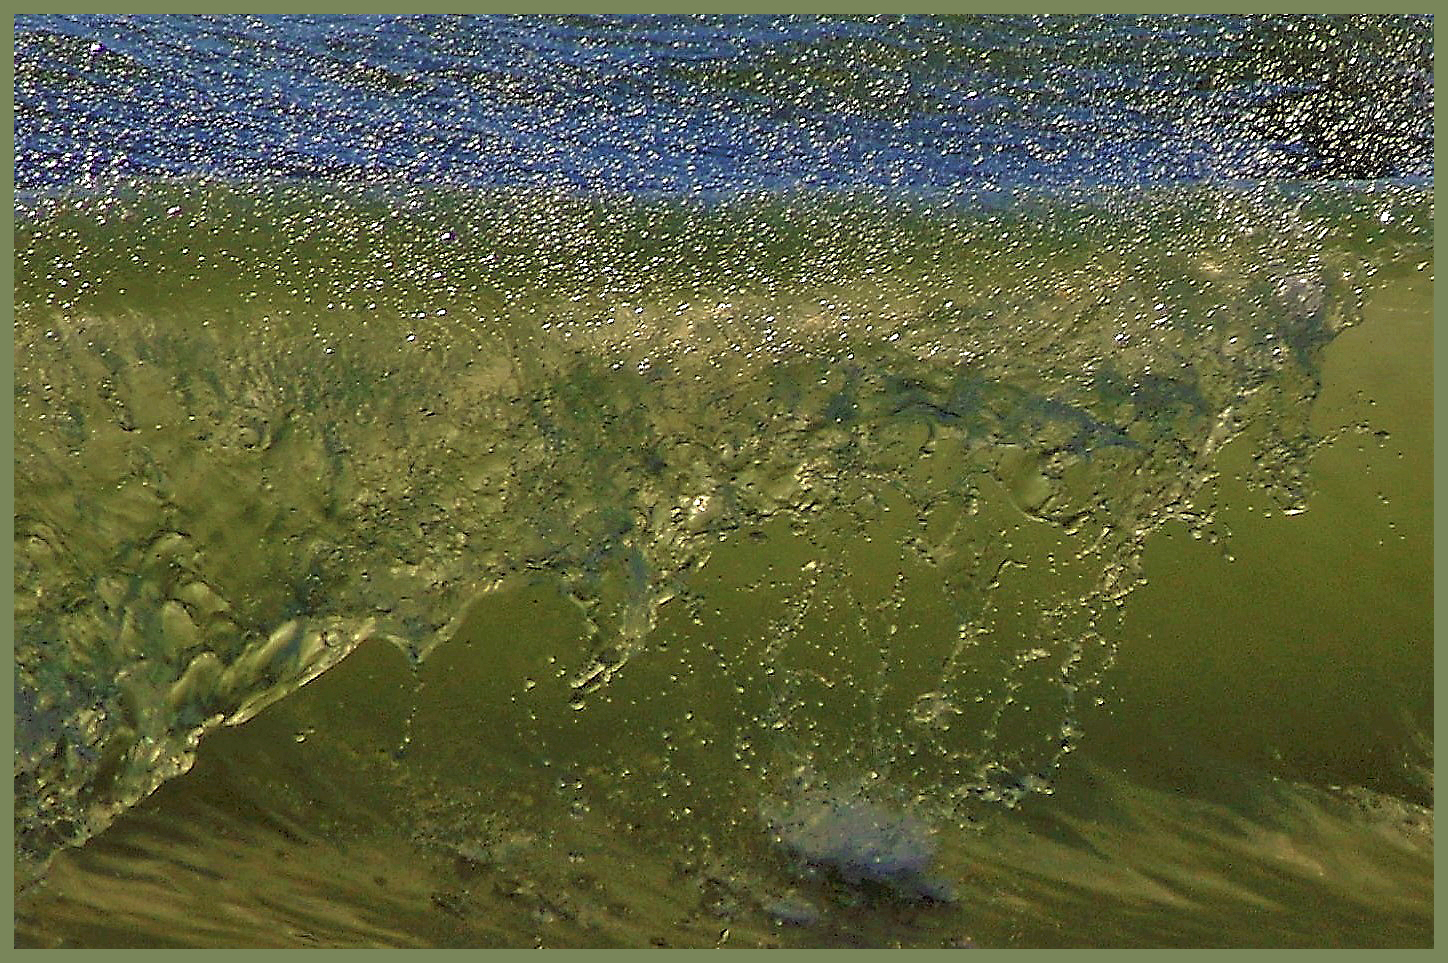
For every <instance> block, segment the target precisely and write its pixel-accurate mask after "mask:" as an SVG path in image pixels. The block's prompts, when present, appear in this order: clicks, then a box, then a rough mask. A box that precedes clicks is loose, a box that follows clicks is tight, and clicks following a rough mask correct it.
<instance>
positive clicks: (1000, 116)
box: [15, 15, 1433, 194]
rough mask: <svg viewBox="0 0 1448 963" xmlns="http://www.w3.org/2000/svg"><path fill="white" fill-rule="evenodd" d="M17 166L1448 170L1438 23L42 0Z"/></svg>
mask: <svg viewBox="0 0 1448 963" xmlns="http://www.w3.org/2000/svg"><path fill="white" fill-rule="evenodd" d="M15 55H16V91H15V105H16V126H15V136H16V182H17V186H18V187H19V188H21V189H22V190H29V189H44V188H55V187H61V186H66V185H75V184H87V183H90V182H93V181H95V180H108V179H114V178H125V177H133V176H141V177H155V176H165V177H174V176H181V177H197V176H202V177H214V178H220V179H227V180H241V181H254V180H258V179H262V180H265V179H272V178H306V179H319V180H326V181H372V182H383V183H389V184H396V183H406V184H418V183H426V184H449V185H466V186H503V187H550V188H565V189H572V190H579V191H585V192H593V191H605V192H616V191H623V192H631V193H640V192H668V193H695V194H715V193H725V194H733V193H737V192H741V191H751V190H780V189H790V188H838V187H870V188H900V189H906V190H910V191H923V192H932V193H934V192H942V191H943V192H957V191H961V192H976V191H980V190H982V189H991V188H998V187H1004V188H1011V187H1018V186H1022V185H1029V186H1056V185H1075V186H1095V185H1128V186H1140V185H1167V184H1178V183H1184V182H1197V181H1212V180H1240V179H1258V180H1260V179H1300V178H1314V179H1384V178H1390V179H1409V180H1423V179H1425V178H1430V177H1431V174H1432V142H1433V141H1432V123H1433V121H1432V91H1433V79H1432V77H1433V74H1432V21H1431V18H1425V17H1418V18H1384V17H1357V18H1341V17H1338V18H1326V17H1313V18H1302V17H1295V18H1275V19H1261V18H1242V17H1222V16H1218V17H1192V18H1185V17H1154V18H1128V17H1089V18H1062V17H953V18H952V17H945V18H942V17H903V18H902V17H874V18H867V19H821V18H815V17H798V16H783V17H566V18H552V17H548V18H543V17H524V18H519V17H451V16H450V17H437V16H428V17H374V16H365V17H364V16H345V17H344V16H328V17H310V16H308V17H275V16H271V17H249V18H241V17H236V18H213V17H178V16H167V17H142V16H79V15H47V16H22V17H17V18H16V38H15Z"/></svg>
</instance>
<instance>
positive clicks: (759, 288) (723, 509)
mask: <svg viewBox="0 0 1448 963" xmlns="http://www.w3.org/2000/svg"><path fill="white" fill-rule="evenodd" d="M1425 238H1427V240H1425ZM1430 239H1431V202H1430V200H1429V199H1428V198H1427V196H1426V195H1424V194H1422V192H1416V191H1413V190H1408V189H1393V190H1389V189H1365V190H1362V191H1351V190H1348V191H1344V192H1342V193H1340V194H1318V195H1315V196H1305V195H1295V194H1294V193H1293V192H1291V191H1286V190H1283V191H1277V190H1265V189H1254V190H1244V191H1243V192H1240V193H1238V194H1233V193H1231V192H1224V191H1217V192H1213V193H1210V194H1208V193H1197V192H1189V191H1188V192H1148V193H1144V194H1125V195H1107V196H1100V197H1090V198H1059V197H1056V198H1051V197H1041V196H1023V197H1019V198H1015V199H1013V200H1010V201H1009V202H1008V203H1007V202H1005V201H1004V200H1003V201H1001V202H999V203H995V202H993V204H991V205H985V206H982V207H980V208H975V209H970V208H962V207H961V206H959V205H954V206H951V207H949V208H941V209H932V208H930V206H929V205H924V204H914V205H907V204H894V205H883V206H882V204H881V202H880V201H879V199H878V198H848V197H847V198H819V197H799V198H793V199H780V198H769V199H762V200H758V201H739V202H735V203H733V204H732V205H724V206H722V207H710V206H708V205H702V204H687V203H676V202H662V201H661V202H643V201H627V202H625V201H618V202H604V201H589V202H583V201H579V200H576V199H570V198H566V197H560V196H549V197H538V196H512V197H510V196H493V195H478V194H453V195H442V196H436V195H432V196H425V195H420V194H419V195H414V196H411V197H409V198H406V199H403V201H402V202H399V201H398V200H397V199H381V200H379V199H377V198H368V197H365V196H361V197H358V196H335V195H327V194H321V195H318V194H316V193H308V192H296V193H287V192H281V193H280V194H279V195H271V194H268V193H267V192H228V191H225V190H219V189H209V190H205V191H203V190H200V189H196V188H185V187H184V186H183V187H177V188H175V192H174V194H173V195H172V196H166V195H165V193H164V192H158V194H157V196H154V197H149V198H147V199H145V200H136V201H108V202H105V203H103V204H102V203H99V202H80V203H78V204H77V203H73V202H64V203H54V204H51V205H49V206H44V207H43V209H42V210H40V211H38V212H36V213H35V214H34V215H33V216H32V218H31V219H30V220H29V221H22V224H21V227H20V229H19V230H18V231H17V250H18V252H19V254H18V260H17V337H16V371H17V374H16V383H17V388H16V391H17V418H16V448H17V479H16V480H17V498H16V501H17V572H16V579H17V591H16V594H17V628H18V632H17V634H18V637H19V638H18V644H17V662H18V669H17V693H18V702H19V704H20V705H21V707H22V711H21V713H20V715H19V717H18V726H17V731H18V736H17V747H18V756H17V850H18V852H17V855H18V857H19V858H20V860H21V863H22V866H23V867H25V868H26V869H27V872H25V873H23V874H22V877H21V880H20V882H19V886H18V889H17V906H16V912H17V933H18V935H17V940H18V942H19V943H22V944H24V945H119V944H127V945H131V944H142V945H195V944H213V945H214V944H221V945H227V944H233V945H234V944H237V943H246V944H254V943H258V942H262V943H267V944H269V945H271V944H275V945H310V944H325V945H339V944H340V945H440V944H441V945H480V944H481V945H523V946H530V945H549V946H596V945H640V944H647V943H659V944H667V945H680V946H713V945H718V944H724V945H746V946H747V945H830V946H834V945H897V944H898V945H905V946H947V945H966V944H973V945H981V946H997V945H1050V946H1056V945H1061V946H1081V945H1132V946H1148V945H1249V944H1250V945H1323V944H1329V945H1389V946H1395V945H1427V944H1428V943H1429V942H1430V941H1431V931H1432V913H1431V903H1432V808H1431V807H1432V788H1431V777H1430V776H1429V775H1428V774H1429V773H1430V772H1431V740H1430V737H1429V736H1428V734H1427V733H1428V724H1429V720H1430V718H1431V704H1432V701H1431V682H1430V678H1431V651H1432V650H1431V642H1430V637H1431V595H1430V586H1429V582H1430V574H1431V561H1430V554H1429V553H1430V550H1431V543H1430V539H1429V535H1428V532H1429V530H1430V528H1431V525H1430V521H1431V505H1432V500H1431V495H1430V494H1429V491H1428V485H1429V479H1430V478H1431V470H1430V465H1431V443H1430V437H1431V423H1430V421H1429V420H1428V419H1427V418H1426V417H1425V414H1424V413H1425V412H1427V411H1428V409H1429V400H1430V398H1431V380H1430V377H1429V374H1428V365H1429V363H1430V362H1429V360H1428V359H1430V358H1431V356H1432V352H1431V342H1432V337H1431V277H1432V264H1431V244H1430ZM62 281H64V282H65V283H64V284H62V283H61V282H62ZM308 680H311V681H310V682H309V684H306V685H305V686H303V683H308ZM228 723H229V725H228ZM820 798H838V799H842V800H863V801H867V802H868V805H869V806H872V807H878V811H880V812H888V813H902V814H909V817H910V818H911V819H912V820H915V821H917V822H918V824H919V825H920V826H923V827H925V830H926V833H927V835H928V841H926V840H923V839H921V840H911V841H909V845H910V846H911V847H913V848H914V849H915V850H919V852H915V853H911V854H906V855H907V856H910V857H911V858H914V857H918V858H919V859H920V860H923V861H925V862H928V864H929V869H928V876H929V879H928V880H925V879H923V878H920V877H918V876H914V875H911V874H909V873H904V872H902V873H897V874H893V875H892V874H890V873H887V872H885V871H884V870H883V869H880V868H878V867H877V868H876V869H874V870H871V871H869V872H865V873H863V876H864V877H865V878H863V879H862V878H860V877H861V875H862V873H861V872H859V871H858V870H857V869H852V868H851V867H850V866H842V865H840V864H839V863H838V861H835V862H831V859H827V858H824V857H822V856H820V854H819V853H811V852H808V851H806V852H801V851H799V850H798V848H796V849H793V850H792V849H791V848H790V847H789V846H787V845H782V844H781V843H782V840H780V839H779V838H777V837H779V836H780V835H781V834H780V831H779V825H778V824H779V820H780V819H781V818H782V817H781V813H792V812H796V811H797V810H798V807H800V806H807V805H811V803H810V802H809V801H810V800H814V799H820ZM860 805H865V803H860ZM856 811H859V810H856ZM849 832H853V831H847V830H846V829H843V828H842V829H840V830H839V831H838V833H837V836H838V837H840V838H837V839H836V840H835V842H838V843H839V845H841V846H843V847H845V849H846V850H849V849H850V846H851V845H854V844H853V843H852V842H851V840H849V839H848V838H844V837H846V836H848V835H849ZM864 832H865V833H866V835H868V831H864ZM864 845H865V844H864V843H859V844H858V846H864ZM858 846H857V848H858ZM927 850H928V851H927ZM910 861H911V860H910V859H905V862H906V863H909V862H910Z"/></svg>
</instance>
